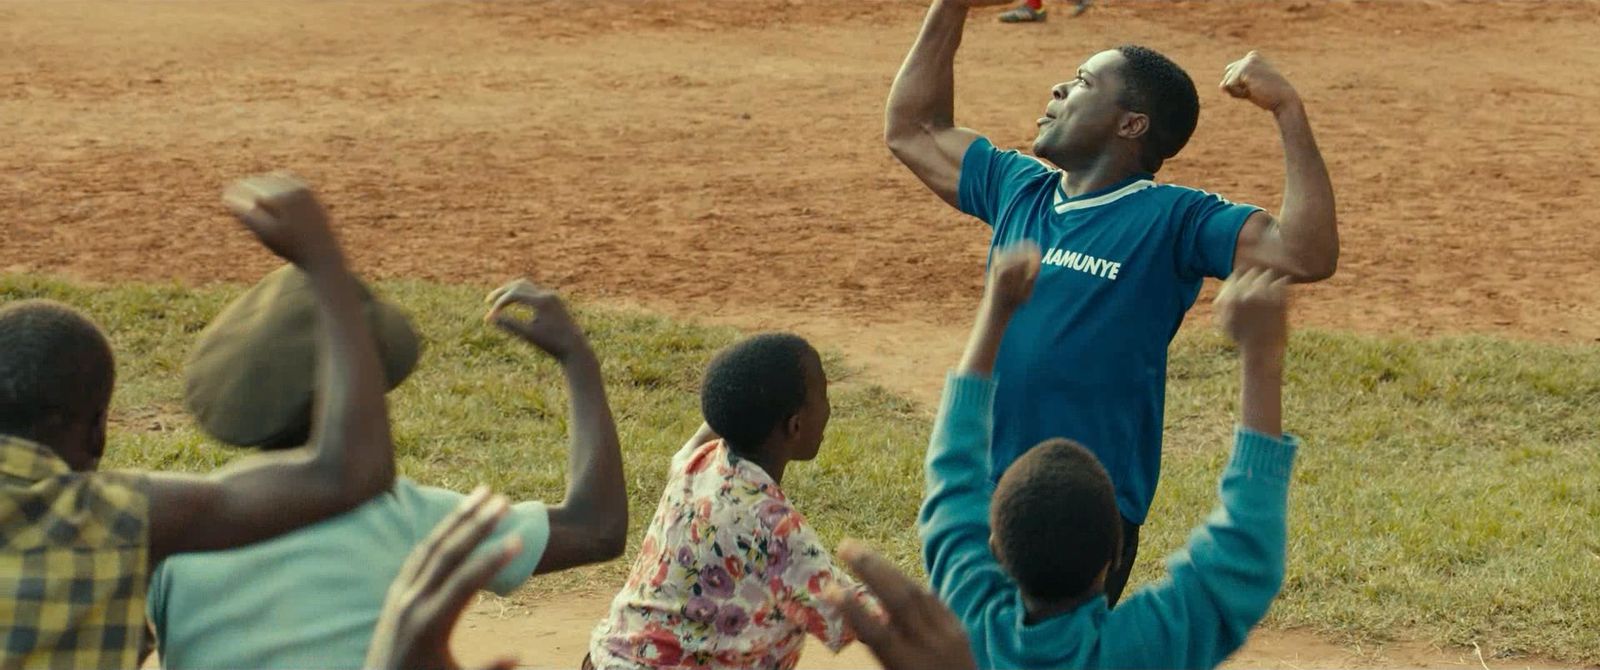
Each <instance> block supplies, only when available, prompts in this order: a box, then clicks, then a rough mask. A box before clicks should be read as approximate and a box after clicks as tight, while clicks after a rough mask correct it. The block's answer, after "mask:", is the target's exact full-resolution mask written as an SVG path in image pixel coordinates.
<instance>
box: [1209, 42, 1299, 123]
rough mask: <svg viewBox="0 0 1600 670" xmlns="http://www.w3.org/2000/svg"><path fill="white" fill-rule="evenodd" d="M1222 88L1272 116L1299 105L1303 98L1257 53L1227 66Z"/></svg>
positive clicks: (1246, 55)
mask: <svg viewBox="0 0 1600 670" xmlns="http://www.w3.org/2000/svg"><path fill="white" fill-rule="evenodd" d="M1221 88H1222V90H1224V91H1227V93H1228V95H1231V96H1233V97H1235V98H1242V99H1245V100H1249V101H1250V102H1253V103H1255V104H1256V106H1257V107H1260V108H1262V109H1265V110H1267V111H1269V112H1276V111H1278V110H1279V109H1282V108H1283V107H1284V106H1285V105H1289V104H1298V103H1299V102H1300V94H1299V93H1297V92H1295V90H1294V86H1293V85H1291V84H1290V83H1289V80H1288V79H1286V78H1284V76H1283V74H1282V73H1280V72H1278V69H1277V68H1275V67H1273V66H1272V64H1271V63H1268V62H1267V59H1265V58H1263V57H1261V54H1259V53H1256V52H1254V51H1252V52H1250V53H1247V54H1245V56H1244V58H1241V59H1239V60H1236V61H1234V62H1232V63H1229V64H1228V69H1227V70H1226V71H1225V72H1224V73H1223V75H1222V84H1221Z"/></svg>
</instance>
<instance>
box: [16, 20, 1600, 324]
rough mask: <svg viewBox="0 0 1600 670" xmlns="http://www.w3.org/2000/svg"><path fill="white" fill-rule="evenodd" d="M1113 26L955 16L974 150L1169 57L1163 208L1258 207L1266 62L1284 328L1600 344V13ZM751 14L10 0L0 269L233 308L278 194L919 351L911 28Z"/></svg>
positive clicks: (461, 265) (600, 284) (921, 203)
mask: <svg viewBox="0 0 1600 670" xmlns="http://www.w3.org/2000/svg"><path fill="white" fill-rule="evenodd" d="M1103 4H1104V5H1105V6H1103V7H1100V8H1098V9H1097V10H1096V11H1095V12H1094V13H1092V14H1091V15H1089V17H1088V18H1087V19H1085V20H1081V21H1066V20H1063V21H1055V22H1051V23H1048V24H1045V25H1042V26H1029V27H1021V28H1018V27H1014V26H1013V27H1004V26H999V25H996V24H994V23H993V22H991V21H989V20H984V19H980V20H976V21H974V22H973V26H972V28H971V30H970V31H969V33H970V34H969V36H968V38H967V40H966V43H965V45H964V47H963V52H962V56H961V63H960V68H959V72H960V74H959V81H958V87H959V89H960V95H959V96H958V98H959V100H960V103H959V104H958V108H959V109H958V112H959V116H960V118H961V119H962V120H963V122H964V123H966V124H968V125H971V126H973V127H976V128H980V129H983V130H985V131H987V132H988V133H989V134H991V136H992V137H993V138H994V139H995V140H996V142H998V143H999V144H1002V145H1010V146H1018V145H1022V144H1024V143H1025V142H1026V141H1027V140H1028V138H1029V137H1030V136H1031V132H1032V131H1031V127H1032V126H1031V124H1032V119H1033V118H1035V117H1036V116H1037V112H1038V110H1039V109H1040V108H1041V106H1042V105H1043V102H1044V101H1045V98H1046V97H1047V90H1048V87H1049V86H1050V85H1051V84H1052V83H1054V81H1055V80H1056V78H1058V77H1060V76H1064V75H1063V74H1062V73H1064V72H1066V66H1067V65H1070V64H1071V63H1074V62H1077V60H1078V59H1079V58H1081V57H1083V56H1084V55H1085V54H1086V53H1088V52H1089V50H1091V49H1093V48H1095V47H1099V46H1102V45H1105V44H1111V43H1116V42H1122V41H1139V42H1146V43H1150V44H1154V45H1158V46H1160V47H1161V48H1163V49H1164V50H1165V51H1167V52H1168V53H1170V54H1172V55H1173V56H1175V57H1176V58H1178V59H1179V60H1180V61H1181V62H1183V63H1184V64H1186V65H1188V67H1189V68H1190V70H1191V71H1192V72H1193V73H1194V75H1195V77H1196V79H1197V81H1199V82H1200V83H1201V84H1202V85H1204V86H1203V87H1204V89H1205V90H1204V95H1203V104H1204V112H1203V115H1202V119H1201V123H1200V128H1199V131H1198V132H1197V134H1196V136H1195V138H1194V140H1193V142H1192V143H1191V145H1190V147H1189V149H1187V150H1186V152H1185V153H1184V154H1183V155H1182V156H1180V157H1179V159H1177V160H1176V161H1174V162H1172V163H1171V164H1170V166H1169V168H1168V170H1166V171H1164V172H1163V177H1164V178H1165V179H1169V180H1172V181H1176V182H1181V183H1187V184H1192V185H1195V186H1200V187H1204V188H1207V189H1210V190H1215V191H1218V192H1222V193H1225V194H1228V195H1229V196H1230V197H1232V198H1233V199H1235V200H1240V201H1251V202H1258V203H1262V204H1265V205H1267V206H1269V207H1275V206H1276V205H1277V202H1278V197H1279V192H1278V190H1279V188H1280V185H1281V181H1282V176H1281V170H1282V168H1281V166H1280V158H1279V157H1280V152H1279V149H1278V146H1277V136H1276V133H1275V132H1274V130H1273V127H1272V124H1271V122H1270V120H1269V119H1268V118H1267V117H1266V116H1265V115H1264V114H1262V113H1260V112H1258V111H1257V110H1254V109H1253V108H1251V107H1249V106H1248V105H1247V104H1244V103H1237V102H1235V101H1230V100H1226V99H1224V97H1223V96H1222V95H1221V94H1220V93H1217V92H1216V91H1214V90H1212V89H1210V88H1209V86H1210V84H1211V81H1212V79H1214V78H1215V77H1216V76H1218V73H1220V70H1221V68H1222V66H1223V65H1224V64H1226V63H1227V62H1228V61H1229V60H1230V59H1232V58H1235V57H1237V56H1238V55H1240V54H1242V53H1243V52H1244V51H1245V50H1247V49H1249V48H1261V49H1264V50H1265V51H1266V52H1267V53H1269V54H1271V55H1272V56H1273V57H1275V58H1276V59H1277V60H1278V62H1279V63H1280V64H1281V65H1282V66H1283V68H1284V69H1285V70H1286V71H1288V72H1289V73H1290V74H1291V76H1292V77H1293V78H1294V80H1295V81H1296V82H1297V83H1298V85H1299V87H1300V88H1301V90H1302V91H1303V93H1304V95H1305V97H1306V98H1307V100H1308V102H1309V105H1310V109H1311V111H1312V115H1313V120H1314V122H1315V124H1316V126H1317V128H1318V131H1319V134H1320V139H1321V143H1322V146H1323V148H1324V150H1325V152H1326V154H1327V156H1328V160H1329V162H1330V164H1331V168H1332V171H1333V174H1334V176H1335V181H1336V184H1337V187H1338V192H1339V198H1340V212H1341V215H1342V226H1343V232H1344V238H1345V247H1344V257H1343V263H1342V265H1341V268H1340V272H1339V275H1338V276H1337V277H1336V278H1335V279H1334V280H1332V281H1331V282H1329V283H1327V284H1326V285H1324V286H1320V287H1318V288H1316V289H1313V290H1309V291H1306V292H1305V297H1304V300H1303V301H1302V310H1301V311H1302V312H1303V319H1304V320H1305V321H1306V322H1307V323H1312V324H1317V325H1323V326H1330V327H1336V328H1351V329H1359V330H1367V331H1379V332H1395V331H1401V332H1414V333H1434V332H1441V331H1458V330H1472V331H1485V332H1504V333H1515V334H1521V335H1527V336H1533V337H1540V338H1555V339H1568V340H1590V339H1594V338H1597V337H1600V267H1597V265H1596V263H1595V262H1594V260H1593V259H1594V258H1597V257H1600V236H1597V235H1594V234H1593V233H1592V225H1591V224H1590V220H1592V219H1593V214H1592V213H1593V212H1594V211H1595V210H1596V209H1597V205H1600V179H1596V177H1600V151H1597V150H1600V134H1597V133H1594V132H1592V129H1593V128H1595V127H1600V105H1597V104H1596V102H1597V99H1600V86H1597V85H1596V84H1597V83H1600V82H1597V79H1600V75H1597V74H1596V73H1600V39H1597V38H1600V21H1596V20H1595V19H1596V18H1597V16H1600V5H1596V4H1594V3H1566V2H1562V3H1523V2H1507V3H1489V2H1471V3H1442V2H1340V3H1291V2H1270V3H1269V2H1263V3H1256V4H1250V3H1243V2H1230V3H1203V2H1161V3H1142V2H1141V3H1132V2H1106V3H1103ZM762 5H763V6H762V9H761V10H760V11H754V12H752V11H750V10H749V8H748V7H747V6H746V5H745V4H744V3H732V2H711V3H692V2H666V1H664V0H639V1H635V2H630V3H628V4H627V8H626V9H624V10H620V11H618V10H616V9H615V6H614V3H588V4H587V5H582V6H580V5H579V4H578V3H566V2H552V1H549V0H545V1H531V2H517V3H511V2H503V3H472V4H467V3H459V4H457V3H382V2H375V3H343V4H324V3H310V2H284V3H274V5H273V10H272V11H270V12H267V11H260V12H257V11H240V10H238V9H237V8H234V7H230V6H227V5H217V4H214V3H204V2H173V3H164V4H163V5H162V11H159V12H152V11H148V10H147V9H145V8H142V7H139V6H137V5H127V4H122V3H110V2H102V3H96V2H74V3H53V2H40V1H35V2H12V3H6V4H5V5H4V6H0V117H3V118H5V119H6V124H7V132H6V133H5V135H4V137H3V138H0V185H3V188H0V209H3V211H5V212H6V222H5V225H4V226H0V249H3V250H4V258H3V260H0V269H6V268H10V269H31V270H42V271H50V272H60V273H67V274H73V275H79V276H87V277H111V278H116V277H147V278H149V277H155V278H167V277H176V278H180V279H186V280H196V281H207V280H213V279H216V278H233V279H245V278H250V277H253V276H255V275H257V273H259V272H260V271H262V270H263V269H264V268H266V267H268V265H269V260H268V259H266V258H265V257H264V256H263V255H262V254H261V253H259V252H258V251H257V250H255V249H252V248H251V247H250V245H249V244H248V243H247V240H245V239H244V238H243V237H242V235H241V234H240V233H239V232H238V231H236V230H234V229H233V227H232V226H231V225H230V224H228V223H227V222H226V221H224V220H222V219H221V217H219V216H218V208H217V206H216V198H217V192H218V190H219V187H220V185H221V184H222V183H224V181H225V180H226V179H228V178H230V177H233V176H236V175H238V174H240V173H241V172H246V171H250V170H259V169H264V168H269V167H285V166H286V167H290V168H293V169H295V170H297V171H300V172H302V173H304V174H305V175H307V176H308V177H310V178H311V179H313V180H314V181H315V182H316V183H317V184H318V185H319V186H320V187H321V188H322V190H324V191H325V192H326V193H327V195H328V197H329V199H330V200H331V201H332V202H334V203H335V204H336V207H337V213H338V214H339V216H340V218H341V219H342V221H343V224H344V226H345V230H346V231H347V235H348V238H349V239H350V241H351V242H352V244H353V245H354V246H355V248H356V249H358V250H359V251H358V253H357V256H358V258H359V261H360V264H361V265H362V267H363V268H365V269H366V270H367V271H369V272H371V273H374V274H379V275H386V276H419V277H428V278H436V279H448V280H464V281H473V282H483V283H488V282H493V281H497V280H500V279H502V278H504V277H506V276H507V275H513V274H530V275H532V276H534V277H536V278H539V279H541V280H544V281H548V282H551V283H554V284H557V285H560V286H561V287H563V288H566V289H570V290H574V291H578V292H581V293H583V294H587V295H592V296H595V295H598V296H610V297H616V298H627V299H634V300H642V301H648V302H652V303H668V304H682V305H692V306H694V307H696V308H697V309H700V308H706V309H705V310H703V311H715V312H723V313H727V312H740V311H742V310H744V309H746V307H747V306H758V305H759V306H764V308H766V309H771V310H786V311H801V312H804V313H806V314H810V315H822V316H836V317H839V318H847V319H854V320H859V321H864V322H867V323H872V322H876V321H877V320H878V319H880V318H881V317H882V316H883V315H891V316H894V317H896V318H899V317H915V318H916V320H920V321H924V322H932V323H941V322H943V321H944V320H945V318H946V315H947V314H948V313H950V311H951V309H952V308H956V307H964V306H965V305H966V304H967V302H968V301H969V300H970V299H972V297H973V296H975V294H976V291H977V290H978V287H979V278H978V272H977V269H978V267H979V266H980V263H981V258H982V254H981V252H982V249H983V248H984V243H985V230H984V228H983V226H982V225H981V224H978V223H976V222H974V221H971V220H969V219H966V218H964V217H961V216H959V215H957V214H954V213H952V212H950V211H948V208H947V207H945V206H944V205H943V204H942V203H939V202H937V201H936V200H935V199H934V198H933V197H931V196H929V195H928V194H926V193H925V192H924V190H923V188H922V187H921V186H920V185H919V184H918V183H917V182H916V181H915V180H914V179H913V178H912V177H910V176H909V175H908V174H907V173H906V172H905V171H904V170H903V169H901V168H900V167H899V166H898V165H896V164H895V163H894V162H893V160H892V159H891V158H890V157H889V155H888V152H887V151H886V150H885V149H884V148H883V146H882V144H881V141H880V138H879V133H880V127H881V122H882V121H881V119H882V104H883V99H884V95H885V92H886V90H887V85H888V82H889V80H890V78H891V77H892V75H893V73H894V70H895V69H896V67H897V65H898V63H899V61H900V59H901V57H902V55H903V52H904V50H905V48H906V47H907V45H908V44H909V41H910V40H911V38H912V36H913V35H914V32H915V26H916V23H917V21H918V19H919V16H920V13H921V11H922V8H921V7H920V6H919V3H915V2H910V3H887V2H859V1H856V0H811V1H802V0H787V1H785V0H778V1H775V2H764V3H762ZM263 45H270V47H266V48H263Z"/></svg>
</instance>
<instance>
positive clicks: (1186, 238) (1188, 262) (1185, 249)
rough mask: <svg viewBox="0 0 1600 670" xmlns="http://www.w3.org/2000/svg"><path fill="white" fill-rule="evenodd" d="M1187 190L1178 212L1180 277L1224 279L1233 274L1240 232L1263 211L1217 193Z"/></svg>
mask: <svg viewBox="0 0 1600 670" xmlns="http://www.w3.org/2000/svg"><path fill="white" fill-rule="evenodd" d="M1185 190H1186V191H1187V193H1185V194H1184V196H1183V197H1182V199H1181V200H1180V201H1179V204H1178V208H1177V209H1178V211H1177V212H1176V213H1177V215H1178V217H1179V220H1178V235H1177V237H1178V240H1177V244H1178V249H1177V260H1178V276H1180V277H1182V278H1184V279H1192V280H1199V279H1202V278H1205V277H1217V278H1225V277H1227V276H1228V275H1229V274H1230V273H1232V272H1233V256H1234V251H1235V250H1236V249H1237V248H1238V245H1239V231H1240V230H1243V229H1244V222H1245V221H1246V220H1247V219H1249V218H1250V215H1251V214H1254V213H1256V212H1259V211H1261V208H1260V207H1256V206H1254V205H1240V204H1236V203H1233V202H1229V201H1228V200H1227V199H1225V198H1223V197H1222V196H1219V195H1216V194H1214V193H1206V192H1205V191H1196V190H1189V189H1185Z"/></svg>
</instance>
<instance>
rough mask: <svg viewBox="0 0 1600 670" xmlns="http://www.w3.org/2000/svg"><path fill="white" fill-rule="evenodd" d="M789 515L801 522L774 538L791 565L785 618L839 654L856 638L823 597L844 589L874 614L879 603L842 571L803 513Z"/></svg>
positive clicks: (785, 581) (785, 577)
mask: <svg viewBox="0 0 1600 670" xmlns="http://www.w3.org/2000/svg"><path fill="white" fill-rule="evenodd" d="M790 513H791V514H793V515H794V518H795V519H796V520H798V523H795V524H793V525H792V527H793V532H791V533H789V534H788V535H787V536H786V537H775V538H774V539H773V546H774V548H775V550H776V551H778V552H783V554H784V555H785V559H784V560H787V562H788V564H787V566H786V567H785V568H784V570H783V573H782V575H783V576H782V580H783V588H784V593H783V594H781V597H782V598H783V603H784V604H783V608H784V615H785V616H787V617H788V618H789V619H790V620H792V621H798V622H800V624H801V626H802V627H804V628H805V631H806V633H807V634H809V635H811V636H812V637H815V638H817V639H818V640H821V641H822V643H823V644H824V645H826V646H827V647H828V649H829V650H831V651H835V652H837V651H839V650H840V649H843V648H844V647H845V646H847V645H849V644H850V643H851V642H855V639H856V638H855V634H854V633H853V632H851V631H850V629H849V627H848V626H846V625H845V622H844V613H843V612H840V611H839V610H838V608H836V607H834V606H833V605H832V604H830V603H828V601H827V600H825V599H824V598H823V594H824V593H827V592H828V591H829V590H831V589H833V588H835V587H837V588H840V589H843V590H844V591H845V592H846V593H849V594H851V595H852V596H853V597H855V598H857V599H861V600H864V601H866V602H867V603H868V610H869V611H873V612H876V611H878V607H877V603H876V601H875V600H873V599H872V596H870V595H868V594H867V593H866V590H865V589H864V588H863V587H862V586H861V585H859V584H857V583H856V581H855V580H854V579H852V578H851V577H850V575H849V574H847V573H845V572H844V571H843V570H841V569H839V567H838V566H837V565H836V564H835V563H834V562H833V555H832V554H831V553H830V552H829V551H828V549H827V547H826V546H825V545H823V544H822V540H821V538H818V537H817V534H816V533H815V532H814V531H812V530H811V526H810V525H809V524H806V523H805V522H804V520H803V519H800V514H799V513H798V512H793V511H791V512H790Z"/></svg>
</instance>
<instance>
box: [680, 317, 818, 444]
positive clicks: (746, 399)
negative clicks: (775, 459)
mask: <svg viewBox="0 0 1600 670" xmlns="http://www.w3.org/2000/svg"><path fill="white" fill-rule="evenodd" d="M700 411H701V412H702V413H703V414H704V416H705V419H706V423H707V424H708V425H710V426H711V429H712V430H714V431H716V433H717V434H718V435H721V436H722V439H723V440H724V441H726V443H727V445H728V448H729V449H732V450H733V452H734V453H736V454H739V455H741V456H745V457H752V456H756V455H764V456H780V457H782V458H784V459H785V460H794V461H806V460H810V459H812V458H815V457H816V455H817V450H818V449H819V448H821V446H822V431H823V429H824V428H826V427H827V425H828V416H829V414H830V412H831V409H830V407H829V405H828V378H827V376H826V375H825V374H824V373H823V371H822V357H821V356H819V355H817V350H816V349H813V348H812V347H811V344H810V343H808V342H806V341H805V340H804V339H802V338H801V337H799V336H797V335H790V334H787V333H765V334H762V335H756V336H755V337H751V338H749V339H746V340H743V341H741V342H738V343H736V344H734V345H732V346H730V347H728V348H727V349H723V350H722V351H721V352H719V353H718V354H717V355H716V356H715V357H714V358H712V359H711V365H710V366H709V367H707V368H706V376H705V380H704V382H702V383H701V385H700Z"/></svg>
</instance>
